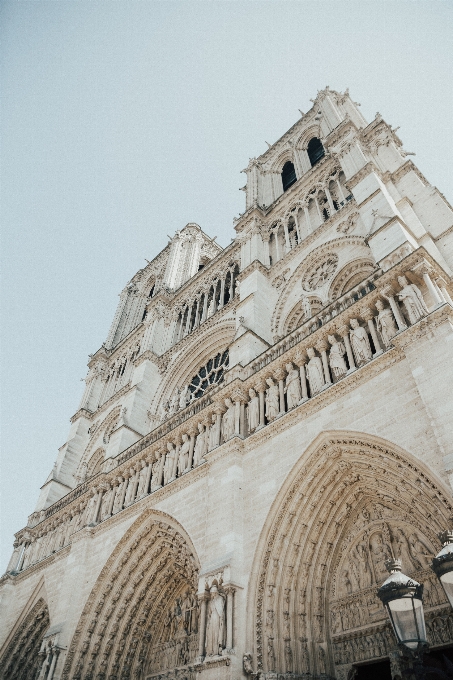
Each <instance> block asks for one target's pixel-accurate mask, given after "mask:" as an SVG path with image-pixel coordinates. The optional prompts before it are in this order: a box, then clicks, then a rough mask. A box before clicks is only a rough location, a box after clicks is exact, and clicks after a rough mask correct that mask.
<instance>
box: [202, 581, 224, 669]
mask: <svg viewBox="0 0 453 680" xmlns="http://www.w3.org/2000/svg"><path fill="white" fill-rule="evenodd" d="M210 593H211V596H210V599H209V604H208V617H207V625H206V656H217V655H218V654H221V653H222V649H223V648H224V647H225V596H224V595H223V593H219V590H218V588H217V584H216V583H215V582H214V583H213V584H212V586H211V590H210Z"/></svg>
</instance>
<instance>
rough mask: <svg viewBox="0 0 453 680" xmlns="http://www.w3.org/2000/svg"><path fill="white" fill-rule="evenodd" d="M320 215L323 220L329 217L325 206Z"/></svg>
mask: <svg viewBox="0 0 453 680" xmlns="http://www.w3.org/2000/svg"><path fill="white" fill-rule="evenodd" d="M322 215H323V217H324V222H325V221H326V220H328V219H329V212H328V210H327V208H324V209H323V211H322Z"/></svg>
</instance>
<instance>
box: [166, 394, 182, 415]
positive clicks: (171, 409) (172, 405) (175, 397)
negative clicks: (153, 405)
mask: <svg viewBox="0 0 453 680" xmlns="http://www.w3.org/2000/svg"><path fill="white" fill-rule="evenodd" d="M178 406H179V390H178V388H177V387H175V391H174V392H173V394H172V396H171V399H170V402H169V405H168V416H169V417H170V416H172V415H174V414H175V413H176V411H177V410H178Z"/></svg>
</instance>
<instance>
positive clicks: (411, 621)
mask: <svg viewBox="0 0 453 680" xmlns="http://www.w3.org/2000/svg"><path fill="white" fill-rule="evenodd" d="M385 566H386V568H387V570H388V571H389V572H390V576H389V577H388V579H387V580H386V581H384V583H383V584H382V586H381V587H380V588H379V590H378V592H377V594H378V597H379V599H380V600H381V601H382V603H383V605H384V606H385V608H386V609H387V613H388V615H389V618H390V622H391V624H392V628H393V631H394V633H395V637H396V639H397V641H398V647H399V649H400V651H401V653H402V655H403V657H404V658H405V659H406V661H407V662H409V663H408V664H405V665H406V668H405V670H404V674H405V675H408V676H410V675H412V676H413V675H415V677H417V678H424V677H425V676H424V671H423V652H424V651H426V650H427V648H428V642H427V640H426V629H425V616H424V613H423V586H422V585H421V584H420V583H418V582H417V581H414V580H413V579H410V578H409V577H408V576H405V575H404V574H403V573H402V572H401V560H394V559H389V560H386V562H385Z"/></svg>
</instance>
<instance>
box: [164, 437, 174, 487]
mask: <svg viewBox="0 0 453 680" xmlns="http://www.w3.org/2000/svg"><path fill="white" fill-rule="evenodd" d="M175 456H176V450H175V447H174V446H173V444H172V443H171V442H168V444H167V455H166V456H165V465H164V484H168V482H169V481H170V479H171V478H172V475H173V468H174V465H175Z"/></svg>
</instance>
